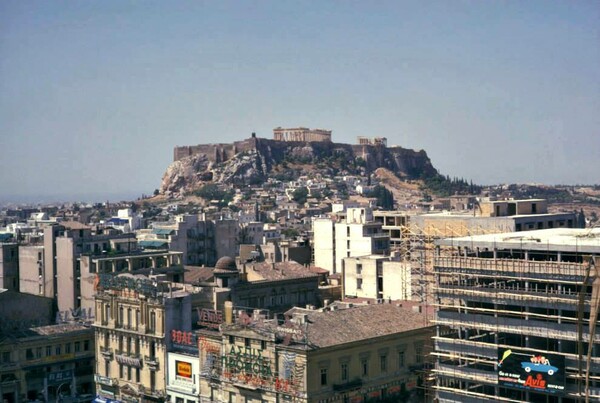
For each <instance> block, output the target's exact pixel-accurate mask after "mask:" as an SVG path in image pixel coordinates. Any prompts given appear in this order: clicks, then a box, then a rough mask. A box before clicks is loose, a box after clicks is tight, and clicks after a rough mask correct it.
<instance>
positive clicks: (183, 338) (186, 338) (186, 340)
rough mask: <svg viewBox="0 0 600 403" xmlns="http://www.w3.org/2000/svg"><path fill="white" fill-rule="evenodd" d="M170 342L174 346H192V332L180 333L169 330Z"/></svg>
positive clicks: (179, 331)
mask: <svg viewBox="0 0 600 403" xmlns="http://www.w3.org/2000/svg"><path fill="white" fill-rule="evenodd" d="M171 341H172V342H173V343H175V344H184V345H186V346H193V345H194V343H193V341H192V332H182V331H181V330H171Z"/></svg>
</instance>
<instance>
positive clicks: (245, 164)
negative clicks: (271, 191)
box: [160, 138, 437, 196]
mask: <svg viewBox="0 0 600 403" xmlns="http://www.w3.org/2000/svg"><path fill="white" fill-rule="evenodd" d="M246 145H248V147H246ZM194 147H195V148H194V150H196V151H195V152H196V153H195V154H193V155H190V156H185V157H179V159H178V160H177V161H175V162H173V163H172V164H171V165H170V166H169V167H168V168H167V171H166V172H165V174H164V175H163V179H162V183H161V186H160V193H161V194H164V195H167V196H183V195H187V194H189V193H190V192H192V191H193V190H195V189H197V188H199V187H201V186H202V185H203V184H204V183H206V182H209V181H214V182H218V183H224V184H234V185H242V184H258V183H261V182H263V181H265V180H266V179H267V178H268V176H269V175H270V174H271V173H272V172H273V170H274V168H280V167H281V166H284V165H286V164H288V163H296V164H305V165H306V164H308V165H311V164H312V165H314V166H317V165H318V166H320V167H321V169H325V170H327V171H328V172H333V171H337V172H339V171H346V172H348V173H351V174H353V173H357V172H358V171H359V170H362V171H363V172H364V171H367V172H373V171H375V170H376V169H377V168H386V169H387V170H389V171H391V172H393V173H394V174H395V175H397V176H398V177H401V178H407V179H416V178H421V177H428V176H433V175H435V174H437V171H436V169H435V168H434V167H433V165H432V164H431V161H430V160H429V157H428V156H427V154H426V153H425V151H423V150H421V151H414V150H409V149H405V148H402V147H389V148H388V147H385V146H375V145H353V144H340V143H331V142H311V143H305V142H284V141H275V140H267V139H259V138H252V139H249V140H245V141H242V142H236V143H235V147H233V149H235V150H242V151H240V152H237V153H235V154H233V153H226V152H224V151H223V150H225V149H226V147H227V145H223V144H218V145H214V146H213V145H210V144H208V145H199V146H194Z"/></svg>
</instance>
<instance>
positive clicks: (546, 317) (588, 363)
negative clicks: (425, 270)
mask: <svg viewBox="0 0 600 403" xmlns="http://www.w3.org/2000/svg"><path fill="white" fill-rule="evenodd" d="M436 245H437V246H438V247H440V248H441V247H445V248H450V251H451V252H452V254H451V255H450V256H444V255H443V254H442V253H439V254H438V256H436V258H435V262H434V272H435V277H436V281H435V284H436V287H435V297H436V305H437V307H438V312H437V314H436V318H435V323H436V324H437V326H438V330H437V336H436V337H435V355H436V356H437V364H436V369H435V374H436V386H435V388H436V393H437V397H438V399H439V401H440V402H456V401H461V402H486V401H490V402H491V401H494V402H502V401H506V402H525V401H526V402H531V401H544V402H546V401H550V402H559V403H567V402H579V401H589V400H586V399H592V400H593V399H600V332H598V331H597V329H596V328H597V320H598V311H599V310H600V275H599V272H600V259H599V256H600V229H594V230H585V229H566V228H563V229H550V230H539V231H528V232H526V233H523V232H514V233H506V234H493V235H492V234H490V235H481V236H473V237H462V238H453V239H445V240H439V241H437V242H436ZM511 355H512V356H513V357H517V358H518V357H521V360H523V362H524V363H526V362H528V360H530V359H531V357H533V358H536V360H537V359H538V358H539V357H542V359H543V360H548V362H550V360H552V363H553V364H551V365H553V366H554V367H555V368H556V369H553V373H550V372H547V373H546V374H543V373H542V372H537V375H535V373H532V374H531V375H528V374H527V369H525V372H524V373H522V374H520V373H519V372H518V371H519V370H517V372H516V374H509V372H507V371H509V370H507V369H506V362H504V361H505V360H510V359H512V358H509V357H511ZM544 357H546V358H544ZM548 358H549V359H548ZM531 361H533V359H531ZM502 364H504V366H502ZM518 364H519V363H518V362H515V364H514V365H517V366H518ZM521 366H522V368H526V366H524V364H523V363H521ZM539 371H541V370H539ZM554 373H556V374H560V375H557V376H558V378H557V379H558V381H554V380H552V382H553V383H552V387H551V386H550V385H551V378H550V377H551V376H552V375H553V374H554ZM507 374H508V375H507ZM536 376H537V378H536ZM530 377H531V378H530ZM515 379H516V380H515Z"/></svg>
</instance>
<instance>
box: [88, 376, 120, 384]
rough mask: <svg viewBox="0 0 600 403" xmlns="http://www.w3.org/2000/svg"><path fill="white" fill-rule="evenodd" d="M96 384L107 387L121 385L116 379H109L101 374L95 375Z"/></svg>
mask: <svg viewBox="0 0 600 403" xmlns="http://www.w3.org/2000/svg"><path fill="white" fill-rule="evenodd" d="M94 382H96V383H98V384H100V385H106V386H117V385H118V384H119V382H118V381H117V380H116V379H115V378H109V377H107V376H102V375H99V374H95V375H94Z"/></svg>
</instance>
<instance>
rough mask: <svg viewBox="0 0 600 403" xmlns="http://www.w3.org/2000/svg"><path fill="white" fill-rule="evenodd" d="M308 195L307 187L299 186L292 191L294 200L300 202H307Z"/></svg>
mask: <svg viewBox="0 0 600 403" xmlns="http://www.w3.org/2000/svg"><path fill="white" fill-rule="evenodd" d="M307 197H308V189H307V188H305V187H299V188H296V190H294V192H293V193H292V200H293V201H295V202H296V203H298V204H304V203H306V198H307Z"/></svg>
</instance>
